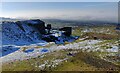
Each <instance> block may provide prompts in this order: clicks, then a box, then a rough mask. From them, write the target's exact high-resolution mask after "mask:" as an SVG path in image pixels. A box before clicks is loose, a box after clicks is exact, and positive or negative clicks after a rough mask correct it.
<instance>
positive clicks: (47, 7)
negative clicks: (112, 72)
mask: <svg viewBox="0 0 120 73" xmlns="http://www.w3.org/2000/svg"><path fill="white" fill-rule="evenodd" d="M1 12H2V13H0V14H2V15H0V17H9V18H52V19H68V20H98V21H112V22H117V21H118V3H117V2H3V3H2V11H1Z"/></svg>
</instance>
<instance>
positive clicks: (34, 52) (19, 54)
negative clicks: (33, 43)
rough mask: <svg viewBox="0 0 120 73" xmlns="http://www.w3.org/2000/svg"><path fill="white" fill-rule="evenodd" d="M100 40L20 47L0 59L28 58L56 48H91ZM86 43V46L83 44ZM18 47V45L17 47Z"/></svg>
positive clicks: (8, 60) (6, 60)
mask: <svg viewBox="0 0 120 73" xmlns="http://www.w3.org/2000/svg"><path fill="white" fill-rule="evenodd" d="M99 42H102V41H100V40H85V41H82V42H79V43H73V44H71V43H70V44H66V45H59V46H58V45H56V44H54V45H52V46H50V47H49V48H34V47H32V48H28V49H27V50H26V51H22V50H21V49H18V50H17V51H15V52H13V53H10V54H8V55H5V56H2V57H0V59H2V62H3V63H5V62H10V61H15V60H24V59H29V58H34V57H37V56H39V55H42V54H44V53H48V52H53V51H56V50H61V49H82V50H85V49H88V48H89V49H91V50H92V49H93V48H94V46H93V45H95V44H97V43H99ZM85 45H87V46H85ZM16 47H18V46H16ZM19 48H20V47H19Z"/></svg>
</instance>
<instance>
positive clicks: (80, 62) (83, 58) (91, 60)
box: [55, 52, 120, 71]
mask: <svg viewBox="0 0 120 73" xmlns="http://www.w3.org/2000/svg"><path fill="white" fill-rule="evenodd" d="M119 68H120V67H119V66H117V65H114V64H112V63H110V62H107V61H105V60H101V59H100V58H98V57H96V56H94V55H93V54H91V53H85V52H79V53H78V54H76V56H75V57H72V58H71V59H70V60H69V61H68V62H64V63H63V64H62V65H60V66H58V67H57V68H56V69H55V70H57V71H101V70H102V71H106V70H110V71H111V70H115V71H118V70H119Z"/></svg>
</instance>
